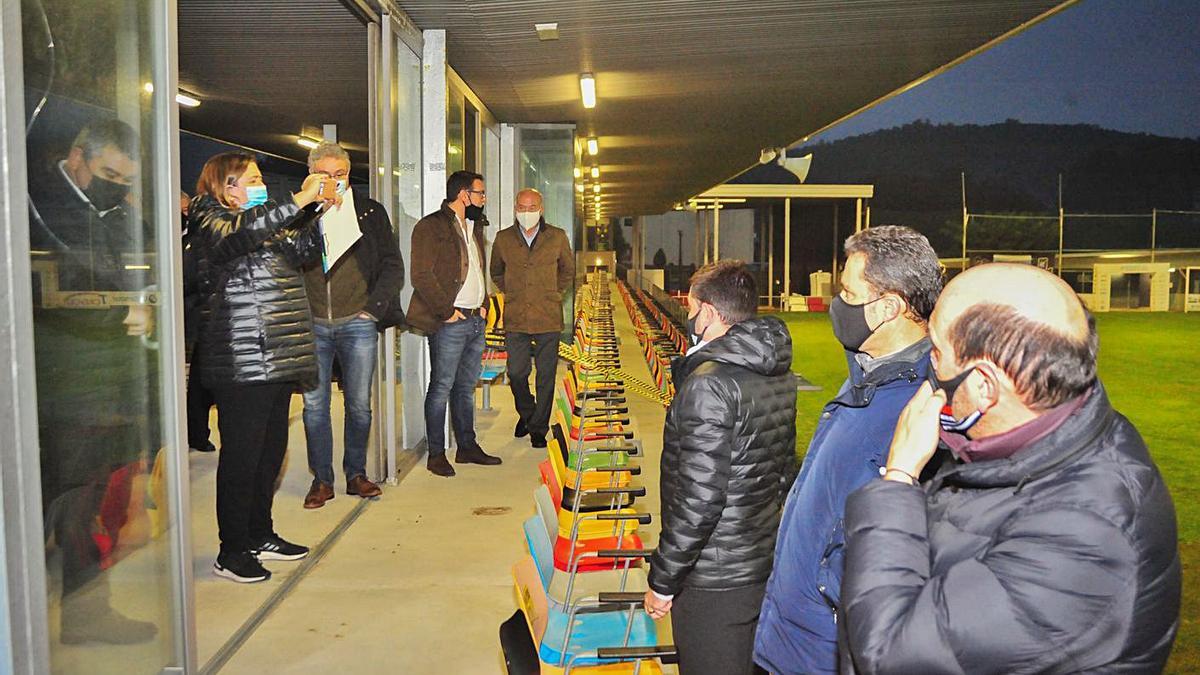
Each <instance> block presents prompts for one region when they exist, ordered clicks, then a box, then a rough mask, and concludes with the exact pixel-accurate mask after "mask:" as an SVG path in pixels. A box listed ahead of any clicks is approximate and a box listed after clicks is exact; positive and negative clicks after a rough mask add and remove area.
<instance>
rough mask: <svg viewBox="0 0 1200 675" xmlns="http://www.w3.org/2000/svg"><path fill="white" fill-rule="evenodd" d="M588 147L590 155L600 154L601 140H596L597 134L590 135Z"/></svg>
mask: <svg viewBox="0 0 1200 675" xmlns="http://www.w3.org/2000/svg"><path fill="white" fill-rule="evenodd" d="M587 148H588V154H589V155H592V156H596V155H598V154H600V141H598V140H596V137H595V136H588V141H587ZM593 170H594V167H593Z"/></svg>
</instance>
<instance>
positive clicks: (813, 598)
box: [754, 226, 942, 674]
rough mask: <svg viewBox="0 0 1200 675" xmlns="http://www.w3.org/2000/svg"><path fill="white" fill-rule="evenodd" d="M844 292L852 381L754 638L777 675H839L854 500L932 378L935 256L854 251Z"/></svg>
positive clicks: (873, 235)
mask: <svg viewBox="0 0 1200 675" xmlns="http://www.w3.org/2000/svg"><path fill="white" fill-rule="evenodd" d="M846 256H847V257H846V267H845V270H844V271H843V272H842V277H841V292H840V293H839V295H838V296H837V297H836V298H834V300H833V305H832V306H831V308H830V320H831V321H832V323H833V334H834V336H835V337H836V338H837V339H838V341H839V342H841V343H842V346H843V347H844V348H845V349H846V361H847V363H848V364H849V368H850V375H849V377H848V378H847V379H846V381H845V383H844V384H843V385H842V387H841V389H840V390H839V391H838V393H837V396H836V397H834V399H833V400H832V401H830V402H829V403H828V404H827V405H826V406H825V408H824V410H823V411H822V412H821V419H820V421H819V422H818V424H817V430H816V433H815V434H814V435H813V438H812V442H811V443H810V445H809V448H808V454H807V456H806V458H805V460H804V467H803V469H802V470H801V473H800V477H799V478H798V479H797V480H796V483H795V485H794V486H793V487H792V490H791V494H790V495H789V496H788V501H787V506H786V510H785V511H784V514H783V520H782V523H781V524H780V528H779V538H778V540H777V542H776V546H775V565H774V569H773V571H772V573H771V579H770V582H769V583H768V585H767V593H766V597H765V598H764V601H763V608H762V617H761V619H760V621H759V625H758V634H757V636H756V639H755V650H754V651H755V653H754V656H755V660H756V661H757V662H758V663H759V665H761V666H763V667H765V668H767V669H768V670H770V671H771V672H772V673H779V674H784V673H832V672H836V671H837V665H838V662H837V620H838V612H839V610H840V605H841V598H840V588H841V576H842V558H843V550H844V549H843V529H842V513H843V509H844V506H845V503H846V497H847V495H849V494H850V493H851V492H853V491H854V490H856V489H858V488H859V487H861V486H862V485H864V484H866V483H867V482H869V481H871V480H873V479H877V478H878V477H879V468H880V467H881V466H883V465H884V459H885V458H886V456H887V447H888V443H889V441H891V438H892V431H893V430H894V428H895V425H896V419H897V417H899V415H900V411H901V409H903V407H904V405H905V403H907V402H908V400H909V399H910V398H911V397H912V395H913V393H914V392H916V390H917V388H918V387H919V386H920V385H921V383H922V382H923V381H924V380H925V376H926V371H927V370H928V367H929V339H928V337H927V328H926V324H927V321H928V319H929V314H930V312H932V311H933V305H934V302H936V301H937V297H938V293H939V292H940V291H941V289H942V273H941V268H940V267H939V265H938V258H937V254H936V253H935V252H934V250H933V248H932V247H930V245H929V242H928V241H927V240H926V239H925V237H924V236H922V235H921V234H920V233H918V232H915V231H913V230H911V229H909V228H907V227H897V226H882V227H874V228H871V229H868V230H864V231H862V232H860V233H858V234H855V235H854V236H852V237H850V238H849V239H848V240H847V241H846Z"/></svg>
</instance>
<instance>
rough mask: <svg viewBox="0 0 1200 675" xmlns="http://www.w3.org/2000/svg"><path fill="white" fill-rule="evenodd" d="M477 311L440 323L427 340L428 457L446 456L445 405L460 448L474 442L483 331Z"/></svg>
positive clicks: (481, 366) (426, 411)
mask: <svg viewBox="0 0 1200 675" xmlns="http://www.w3.org/2000/svg"><path fill="white" fill-rule="evenodd" d="M485 326H486V322H485V321H484V319H483V317H481V316H479V313H478V312H473V313H472V314H471V315H470V316H468V317H467V318H465V319H462V320H460V321H455V322H454V323H443V324H442V327H441V328H439V329H438V331H437V332H436V333H433V334H432V335H429V336H428V339H429V362H430V364H431V366H430V370H431V372H430V373H429V391H427V392H426V393H425V436H426V439H427V440H428V443H429V456H430V457H435V456H437V455H444V454H446V428H445V424H446V402H447V401H449V402H450V426H451V427H453V428H454V438H455V440H457V441H458V447H459V448H469V447H472V446H474V445H476V443H475V384H476V383H477V382H478V381H479V373H480V372H481V371H482V370H483V332H484V328H485Z"/></svg>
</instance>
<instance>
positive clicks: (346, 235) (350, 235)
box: [321, 190, 362, 274]
mask: <svg viewBox="0 0 1200 675" xmlns="http://www.w3.org/2000/svg"><path fill="white" fill-rule="evenodd" d="M361 237H362V230H360V229H358V216H357V215H356V214H355V211H354V190H346V192H345V193H344V194H343V195H342V205H341V206H335V207H332V208H331V209H329V211H327V212H326V213H325V215H323V216H321V238H322V240H323V241H324V243H325V247H324V249H325V250H324V252H323V253H322V254H321V265H322V267H323V269H324V270H325V273H326V274H328V273H329V270H330V269H332V268H333V266H334V265H336V264H337V261H338V260H341V259H342V256H343V255H346V251H349V250H350V247H351V246H354V243H355V242H357V241H358V240H359V239H360V238H361Z"/></svg>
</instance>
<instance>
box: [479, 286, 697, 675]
mask: <svg viewBox="0 0 1200 675" xmlns="http://www.w3.org/2000/svg"><path fill="white" fill-rule="evenodd" d="M608 287H609V281H608V279H607V275H606V274H605V273H603V272H598V273H596V274H595V275H593V276H592V281H591V283H589V284H587V285H585V286H584V287H582V288H581V289H580V293H579V295H580V298H579V299H578V300H577V303H576V306H577V307H579V308H580V311H581V316H580V317H578V319H577V323H576V329H577V337H578V336H579V334H580V332H582V334H583V337H584V338H586V339H587V340H588V342H587V343H586V344H587V345H588V346H589V347H590V348H592V349H601V348H605V347H608V346H612V345H615V335H612V330H611V326H612V313H611V299H610V297H609V293H608V292H607V291H608ZM581 327H582V329H581ZM611 353H612V355H613V357H614V358H616V359H618V360H619V354H618V353H617V352H616V350H615V349H613V350H611ZM585 356H589V359H590V355H589V354H587V352H586V351H585ZM618 364H619V361H618ZM595 375H597V374H596V373H589V372H587V369H586V368H583V367H581V366H580V364H575V365H574V366H572V368H570V369H568V372H567V375H566V377H565V378H564V380H563V382H562V383H560V385H559V387H558V396H557V398H556V405H555V423H554V424H553V426H552V438H551V439H549V443H548V444H547V446H548V447H547V458H546V461H544V462H542V464H541V465H540V467H539V470H540V473H541V477H542V485H539V486H538V488H537V490H536V491H535V492H534V512H535V513H534V515H533V516H531V517H530V518H529V519H528V520H526V521H525V523H524V534H525V542H526V546H527V548H528V555H527V556H525V557H523V558H522V559H521V560H520V561H519V562H518V563H517V564H516V565H515V566H514V567H513V580H514V583H515V587H516V595H517V598H518V604H519V608H518V609H517V611H516V612H515V613H514V614H513V615H512V617H510V618H509V619H508V620H507V621H505V622H504V623H503V624H502V625H501V627H500V642H501V646H502V649H503V651H504V657H505V665H506V667H507V668H508V672H509V673H510V674H516V673H520V674H522V675H524V674H531V673H580V674H582V673H589V674H591V673H596V674H605V675H608V674H616V673H647V674H653V673H661V667H660V664H661V663H671V662H674V661H675V654H676V652H675V648H674V647H673V646H669V645H667V646H663V645H658V644H657V643H656V640H657V629H656V626H655V624H654V622H653V621H652V620H650V618H649V617H648V616H647V615H646V614H645V612H643V611H642V609H641V604H642V598H643V596H644V594H645V592H646V588H647V586H646V576H645V573H644V571H643V570H642V569H641V565H642V561H643V560H645V558H647V557H648V556H649V554H650V551H648V550H645V549H644V548H643V546H642V541H641V539H640V538H639V537H638V536H637V529H638V527H639V526H646V525H648V524H650V522H651V517H650V515H649V514H647V513H643V512H640V511H638V510H637V509H636V500H637V499H638V498H639V497H642V496H645V494H646V490H645V488H644V487H640V486H636V485H633V483H632V481H633V478H634V477H635V476H638V475H639V474H640V467H639V466H638V465H637V464H636V463H635V461H634V458H637V457H640V456H641V444H640V443H638V442H637V441H636V440H635V439H633V438H632V433H631V432H630V431H629V430H628V427H627V425H628V424H629V421H628V418H627V417H623V415H624V414H625V412H626V411H627V406H626V405H625V401H624V398H623V396H624V390H623V386H622V383H621V382H620V381H619V380H613V379H611V378H608V377H604V378H597V377H595ZM594 382H602V383H603V384H602V386H596V387H595V388H594V389H593V383H594ZM570 425H574V426H573V427H572V426H570Z"/></svg>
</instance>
